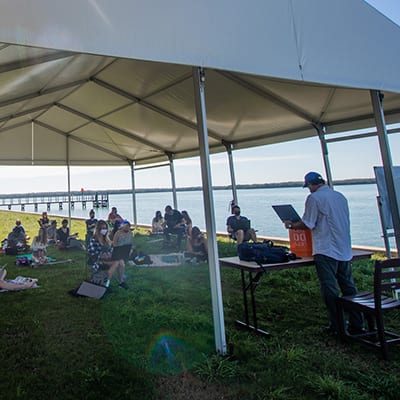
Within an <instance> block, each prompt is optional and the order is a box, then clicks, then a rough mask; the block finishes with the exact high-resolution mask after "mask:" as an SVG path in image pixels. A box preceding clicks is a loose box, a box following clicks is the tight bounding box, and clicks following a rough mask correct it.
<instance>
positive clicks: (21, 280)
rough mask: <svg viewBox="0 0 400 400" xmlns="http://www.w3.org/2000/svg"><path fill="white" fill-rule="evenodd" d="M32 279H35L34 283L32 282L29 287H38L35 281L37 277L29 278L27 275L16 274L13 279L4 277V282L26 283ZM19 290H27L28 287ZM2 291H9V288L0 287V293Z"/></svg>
mask: <svg viewBox="0 0 400 400" xmlns="http://www.w3.org/2000/svg"><path fill="white" fill-rule="evenodd" d="M32 279H33V280H34V281H35V284H34V285H33V286H32V287H30V288H29V289H36V288H38V287H40V286H39V285H38V284H37V282H36V280H37V279H35V278H29V277H27V276H17V277H16V278H14V279H5V280H4V282H8V283H16V284H18V283H27V282H30V281H31V280H32ZM21 290H28V289H21ZM2 292H10V290H7V289H0V293H2ZM13 292H14V290H13Z"/></svg>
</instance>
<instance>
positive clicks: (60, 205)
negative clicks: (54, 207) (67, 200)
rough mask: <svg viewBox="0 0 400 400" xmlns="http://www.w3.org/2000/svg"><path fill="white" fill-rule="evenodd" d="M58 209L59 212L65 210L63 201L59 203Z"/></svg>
mask: <svg viewBox="0 0 400 400" xmlns="http://www.w3.org/2000/svg"><path fill="white" fill-rule="evenodd" d="M58 209H59V210H62V209H63V203H62V201H60V202H59V203H58Z"/></svg>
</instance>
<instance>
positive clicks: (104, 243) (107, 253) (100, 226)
mask: <svg viewBox="0 0 400 400" xmlns="http://www.w3.org/2000/svg"><path fill="white" fill-rule="evenodd" d="M88 252H89V259H88V263H89V265H94V264H95V263H99V264H100V265H106V266H107V267H108V271H107V277H108V281H107V283H106V286H107V287H108V286H109V285H110V281H111V278H112V277H113V275H114V273H115V272H116V271H118V282H119V287H122V288H124V289H128V286H127V284H126V283H125V281H124V276H125V263H124V261H123V260H113V259H112V247H111V240H110V239H109V237H108V225H107V222H106V221H103V220H99V221H97V224H96V227H95V230H94V234H93V237H92V238H91V239H90V242H89V249H88Z"/></svg>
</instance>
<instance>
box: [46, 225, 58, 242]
mask: <svg viewBox="0 0 400 400" xmlns="http://www.w3.org/2000/svg"><path fill="white" fill-rule="evenodd" d="M56 242H57V221H56V220H55V219H53V220H52V221H51V223H50V226H49V227H48V228H47V243H48V244H55V243H56Z"/></svg>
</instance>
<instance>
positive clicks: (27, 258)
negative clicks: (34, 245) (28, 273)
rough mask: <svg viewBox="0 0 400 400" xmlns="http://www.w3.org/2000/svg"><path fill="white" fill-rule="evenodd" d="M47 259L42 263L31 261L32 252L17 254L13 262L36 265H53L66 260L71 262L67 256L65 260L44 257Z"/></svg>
mask: <svg viewBox="0 0 400 400" xmlns="http://www.w3.org/2000/svg"><path fill="white" fill-rule="evenodd" d="M46 259H47V261H46V263H44V264H37V263H35V262H33V261H32V254H21V255H20V256H17V257H16V259H15V264H16V265H20V266H21V265H28V266H32V267H34V266H38V265H54V264H63V263H67V262H72V259H71V258H68V259H66V260H57V259H55V258H53V257H46Z"/></svg>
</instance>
